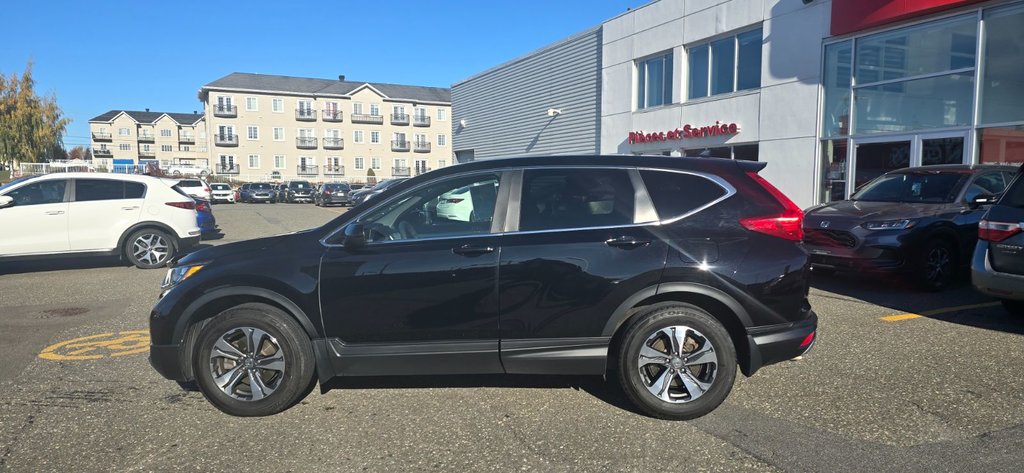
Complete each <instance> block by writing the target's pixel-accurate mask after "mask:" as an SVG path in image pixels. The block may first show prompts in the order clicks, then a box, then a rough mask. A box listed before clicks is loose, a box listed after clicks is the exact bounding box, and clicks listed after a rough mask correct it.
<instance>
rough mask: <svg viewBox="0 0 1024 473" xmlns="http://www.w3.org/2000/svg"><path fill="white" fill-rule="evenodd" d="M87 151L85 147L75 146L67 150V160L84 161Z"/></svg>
mask: <svg viewBox="0 0 1024 473" xmlns="http://www.w3.org/2000/svg"><path fill="white" fill-rule="evenodd" d="M88 151H89V149H88V148H86V147H85V146H75V147H74V148H71V149H70V150H68V159H85V154H86V153H87V152H88Z"/></svg>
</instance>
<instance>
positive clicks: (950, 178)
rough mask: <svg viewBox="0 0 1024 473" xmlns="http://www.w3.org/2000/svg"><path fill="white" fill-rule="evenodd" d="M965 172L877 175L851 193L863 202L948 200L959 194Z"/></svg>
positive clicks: (933, 201) (965, 178) (965, 177)
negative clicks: (877, 176) (858, 189)
mask: <svg viewBox="0 0 1024 473" xmlns="http://www.w3.org/2000/svg"><path fill="white" fill-rule="evenodd" d="M968 176H969V174H967V173H963V172H933V171H929V172H911V173H905V172H901V173H892V174H886V175H884V176H881V177H879V178H877V179H875V180H873V181H871V182H869V183H867V184H866V185H865V186H864V188H863V189H861V190H860V191H858V192H857V193H856V194H854V195H853V200H860V201H867V202H919V203H948V202H952V201H953V199H955V198H956V196H957V194H959V193H960V188H961V187H962V186H963V184H964V182H966V181H967V177H968Z"/></svg>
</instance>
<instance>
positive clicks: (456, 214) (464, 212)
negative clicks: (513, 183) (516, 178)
mask: <svg viewBox="0 0 1024 473" xmlns="http://www.w3.org/2000/svg"><path fill="white" fill-rule="evenodd" d="M484 185H491V184H489V183H484ZM493 187H495V190H492V191H488V193H489V192H496V189H497V186H496V185H495V186H493ZM478 191H480V190H479V189H473V186H465V187H460V188H458V189H455V190H453V191H451V192H448V193H445V194H443V195H441V197H439V198H438V199H437V204H436V206H435V208H436V213H437V216H438V217H440V218H446V219H449V220H458V221H461V222H473V221H476V219H477V218H479V217H478V215H477V212H476V210H475V207H474V205H475V204H474V202H473V196H474V195H480V194H482V193H483V192H482V191H481V192H478ZM488 202H489V200H488ZM478 203H479V202H477V204H478ZM490 211H491V209H489V208H488V209H485V212H484V214H485V215H486V214H487V213H488V212H490Z"/></svg>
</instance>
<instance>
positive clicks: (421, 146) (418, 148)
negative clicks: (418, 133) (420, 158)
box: [412, 141, 430, 153]
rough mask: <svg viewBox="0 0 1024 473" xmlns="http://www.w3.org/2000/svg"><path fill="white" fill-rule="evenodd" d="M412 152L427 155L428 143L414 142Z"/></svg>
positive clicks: (428, 150)
mask: <svg viewBox="0 0 1024 473" xmlns="http://www.w3.org/2000/svg"><path fill="white" fill-rule="evenodd" d="M412 150H413V151H415V152H417V153H429V152H430V142H429V141H416V142H414V143H413V146H412Z"/></svg>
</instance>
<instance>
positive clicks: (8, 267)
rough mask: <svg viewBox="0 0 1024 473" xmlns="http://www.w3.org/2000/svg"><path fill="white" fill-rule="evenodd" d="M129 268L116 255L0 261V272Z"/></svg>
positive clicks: (21, 272)
mask: <svg viewBox="0 0 1024 473" xmlns="http://www.w3.org/2000/svg"><path fill="white" fill-rule="evenodd" d="M119 266H120V267H123V268H125V269H129V268H131V267H132V266H131V265H130V264H129V263H128V262H127V261H122V260H121V259H119V258H118V257H116V256H82V257H76V258H53V259H38V260H25V261H11V262H6V263H0V274H23V273H41V272H47V271H64V270H68V269H96V268H116V267H119Z"/></svg>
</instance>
